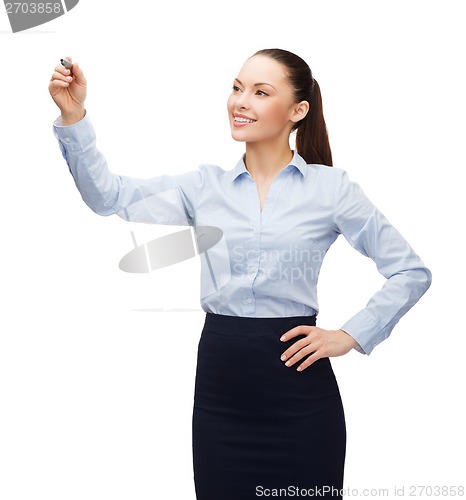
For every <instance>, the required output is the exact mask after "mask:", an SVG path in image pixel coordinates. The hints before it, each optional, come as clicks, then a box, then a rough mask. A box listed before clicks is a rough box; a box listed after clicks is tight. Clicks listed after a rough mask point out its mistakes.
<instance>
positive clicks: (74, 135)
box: [53, 111, 96, 151]
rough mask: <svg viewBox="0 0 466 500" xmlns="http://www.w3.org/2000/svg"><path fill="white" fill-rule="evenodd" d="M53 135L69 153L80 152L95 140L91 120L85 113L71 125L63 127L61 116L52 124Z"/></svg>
mask: <svg viewBox="0 0 466 500" xmlns="http://www.w3.org/2000/svg"><path fill="white" fill-rule="evenodd" d="M53 133H54V135H55V137H56V138H57V139H58V140H59V142H60V143H61V144H62V145H63V146H64V147H65V148H66V149H67V150H69V151H82V150H83V149H85V148H86V146H88V145H89V144H90V143H91V142H93V141H95V140H96V134H95V130H94V127H93V126H92V123H91V120H90V119H89V117H88V114H87V111H85V115H84V117H83V118H82V119H81V120H80V121H79V122H76V123H72V124H71V125H63V119H62V117H61V115H60V116H59V117H58V118H57V119H56V120H55V121H54V122H53Z"/></svg>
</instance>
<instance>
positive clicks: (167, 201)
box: [53, 114, 431, 354]
mask: <svg viewBox="0 0 466 500" xmlns="http://www.w3.org/2000/svg"><path fill="white" fill-rule="evenodd" d="M53 130H54V134H55V136H56V138H57V139H58V141H59V146H60V149H61V152H62V154H63V157H64V158H65V160H66V162H67V164H68V167H69V170H70V172H71V174H72V176H73V178H74V181H75V183H76V186H77V188H78V190H79V191H80V193H81V196H82V198H83V200H84V201H85V203H86V204H87V205H88V206H89V207H90V208H91V209H92V210H93V211H94V212H96V213H97V214H100V215H111V214H117V215H119V216H120V217H122V218H123V219H125V220H130V221H134V222H146V223H152V224H168V225H179V226H215V227H218V228H220V229H221V230H222V231H223V237H222V239H221V240H220V241H219V243H217V244H216V245H215V246H214V247H212V248H211V249H210V250H209V252H208V257H209V258H208V260H207V259H206V255H204V254H200V258H201V307H202V309H203V310H204V311H206V312H213V313H217V314H225V315H233V316H255V317H277V316H306V315H313V314H317V313H318V311H319V306H318V302H317V291H316V287H317V280H318V276H319V272H320V269H321V265H322V261H323V258H324V256H325V254H326V252H327V251H328V249H329V248H330V246H331V245H332V243H333V242H334V241H335V240H336V239H337V237H338V236H339V235H340V234H343V235H344V237H345V238H346V239H347V240H348V242H349V244H350V245H351V246H352V247H353V248H355V249H356V250H358V251H359V252H361V253H362V254H363V255H365V256H367V257H370V258H371V259H372V260H373V261H374V262H375V264H376V266H377V269H378V271H379V272H380V273H381V274H382V275H383V276H384V277H385V278H386V282H385V284H384V286H383V287H382V289H380V290H379V291H377V292H376V293H375V294H374V295H373V296H372V297H371V299H370V300H369V302H368V303H367V305H366V307H365V308H364V309H362V310H361V311H359V312H357V313H356V314H355V315H354V316H353V317H352V318H350V319H349V320H348V321H347V322H346V323H345V324H343V325H341V327H340V328H341V329H342V330H344V331H346V332H347V333H348V334H349V335H351V336H352V337H353V338H354V339H355V340H356V341H357V342H358V345H357V346H356V347H355V349H356V350H357V351H359V352H361V353H365V354H370V353H371V351H372V350H373V348H374V347H375V346H376V345H377V344H379V343H380V342H382V341H383V340H384V339H386V338H387V337H388V336H389V335H390V333H391V331H392V329H393V327H394V326H395V325H396V323H397V322H398V321H399V319H400V318H401V317H402V316H403V315H404V314H405V313H406V312H407V311H408V310H409V309H410V308H411V307H412V306H413V305H414V304H415V303H416V302H417V301H418V300H419V299H420V297H421V296H422V295H423V294H424V293H425V292H426V290H427V289H428V288H429V286H430V283H431V272H430V271H429V269H427V268H426V266H425V265H424V263H423V262H422V260H421V259H420V258H419V256H418V255H417V254H416V253H415V252H414V251H413V249H412V248H411V247H410V245H409V244H408V243H407V241H406V240H405V239H404V238H403V237H402V236H401V234H400V233H399V232H398V231H397V230H396V229H395V228H394V227H393V226H392V225H391V224H390V223H389V221H388V220H387V219H386V217H385V216H384V215H383V214H382V213H381V212H380V211H379V210H378V209H377V207H375V206H374V205H373V204H372V203H371V201H370V200H369V199H368V198H367V197H366V195H365V194H364V193H363V191H362V189H361V188H360V187H359V185H358V184H356V183H354V182H352V181H351V180H350V179H349V178H348V174H347V173H346V171H345V170H343V169H341V168H336V167H328V166H324V165H315V164H313V165H308V164H306V162H305V161H304V159H303V158H302V157H301V156H300V155H299V154H297V153H294V156H293V159H292V161H291V163H290V164H289V165H287V166H286V167H285V168H283V169H282V170H281V172H280V173H279V175H278V176H277V177H276V178H275V179H274V181H273V183H272V185H271V187H270V189H269V192H268V195H267V198H266V200H265V203H264V206H263V209H262V211H261V210H260V202H259V194H258V190H257V187H256V184H255V181H254V180H253V178H252V177H251V175H250V174H249V172H248V170H247V169H246V167H245V164H244V161H243V159H241V160H240V161H239V162H238V163H237V165H236V166H235V168H233V170H229V171H225V170H223V169H222V168H220V167H218V166H216V165H200V166H199V168H198V169H197V170H193V171H188V172H186V173H183V174H179V175H158V176H156V177H153V178H149V179H137V178H133V177H127V176H122V175H116V174H114V173H112V172H111V171H110V170H109V169H108V166H107V162H106V159H105V157H104V156H103V154H102V153H101V152H100V151H99V150H98V149H97V148H96V135H95V131H94V128H93V126H92V123H91V121H90V118H89V115H88V114H86V116H85V117H84V118H83V119H82V120H81V121H80V122H78V123H75V124H73V125H68V126H63V124H62V121H61V117H59V118H57V120H55V122H54V124H53ZM167 170H169V169H168V168H167Z"/></svg>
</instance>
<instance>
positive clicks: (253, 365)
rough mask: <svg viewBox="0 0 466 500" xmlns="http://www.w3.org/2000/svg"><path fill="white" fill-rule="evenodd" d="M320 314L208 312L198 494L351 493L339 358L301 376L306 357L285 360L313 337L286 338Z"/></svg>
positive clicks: (197, 432)
mask: <svg viewBox="0 0 466 500" xmlns="http://www.w3.org/2000/svg"><path fill="white" fill-rule="evenodd" d="M315 319H316V318H315V316H292V317H274V318H256V317H239V316H227V315H221V314H214V313H206V318H205V323H204V327H203V330H202V333H201V337H200V340H199V346H198V354H197V367H196V379H195V390H194V406H193V416H192V439H193V441H192V446H193V469H194V485H195V490H196V497H197V500H249V499H257V498H258V497H260V496H264V497H266V496H271V497H273V496H279V494H280V495H281V496H324V497H325V496H326V497H329V498H332V499H338V498H341V497H342V495H341V490H342V489H343V472H344V462H345V451H346V426H345V416H344V411H343V405H342V401H341V397H340V391H339V388H338V385H337V381H336V379H335V375H334V372H333V369H332V366H331V363H330V360H329V358H321V359H319V360H317V361H316V362H314V363H313V364H312V365H311V366H309V367H308V368H306V369H305V370H303V371H301V372H298V371H297V370H296V368H297V367H298V365H299V364H300V362H298V363H297V364H295V365H293V366H292V367H287V366H285V364H284V362H283V361H281V359H280V356H281V355H282V353H283V352H284V351H285V350H286V349H287V348H288V347H289V346H290V345H292V344H293V343H294V342H296V341H298V340H299V339H301V338H303V337H304V335H299V336H298V337H294V338H293V339H291V340H289V341H287V342H282V341H280V337H281V336H282V334H283V333H285V332H286V331H288V330H290V329H291V328H294V327H295V326H298V325H312V326H314V325H315ZM301 362H302V361H301Z"/></svg>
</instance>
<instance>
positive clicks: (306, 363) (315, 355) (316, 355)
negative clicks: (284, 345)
mask: <svg viewBox="0 0 466 500" xmlns="http://www.w3.org/2000/svg"><path fill="white" fill-rule="evenodd" d="M321 357H322V356H321V355H320V352H319V351H315V352H313V353H312V354H311V355H310V356H308V357H307V358H306V359H305V360H304V362H303V363H301V364H300V365H299V366H298V368H296V371H298V372H302V371H303V370H305V369H306V368H308V367H309V366H311V365H312V364H313V363H315V362H316V361H317V360H318V359H320V358H321Z"/></svg>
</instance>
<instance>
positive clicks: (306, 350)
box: [285, 344, 316, 366]
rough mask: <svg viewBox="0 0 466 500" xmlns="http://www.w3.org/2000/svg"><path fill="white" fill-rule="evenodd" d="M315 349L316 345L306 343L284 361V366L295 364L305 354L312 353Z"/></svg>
mask: <svg viewBox="0 0 466 500" xmlns="http://www.w3.org/2000/svg"><path fill="white" fill-rule="evenodd" d="M315 350H316V347H315V346H313V345H310V344H309V345H307V346H306V347H303V348H302V349H300V350H299V351H298V352H297V353H296V354H294V355H293V356H292V357H290V358H289V359H288V361H287V362H286V363H285V366H293V365H295V364H296V363H297V362H298V361H301V360H302V359H303V358H304V357H305V356H308V355H309V354H312V353H313V352H314V351H315Z"/></svg>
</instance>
